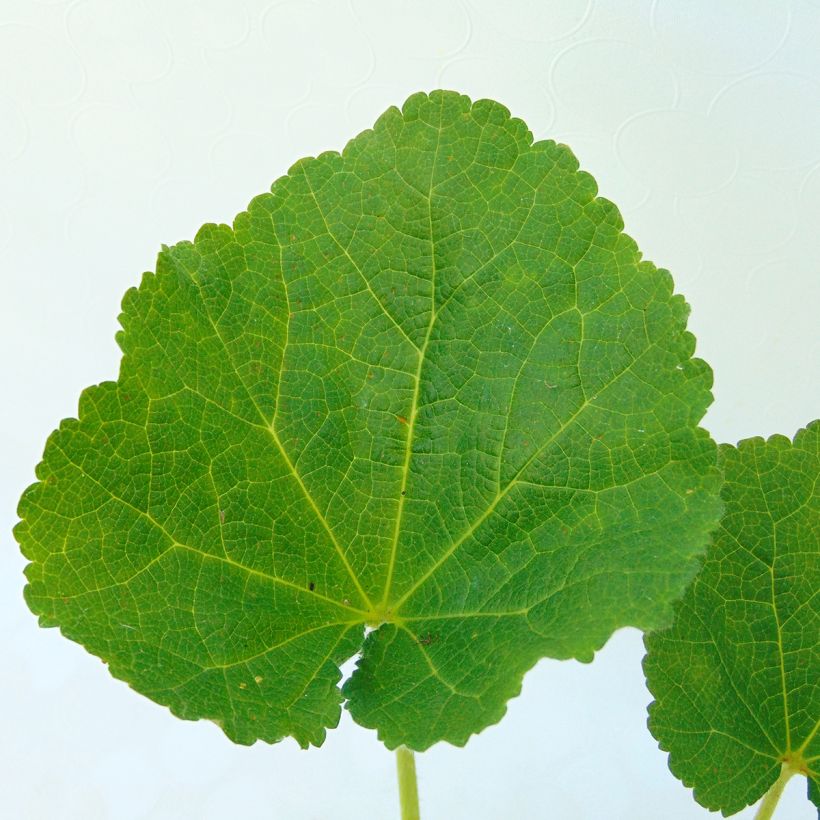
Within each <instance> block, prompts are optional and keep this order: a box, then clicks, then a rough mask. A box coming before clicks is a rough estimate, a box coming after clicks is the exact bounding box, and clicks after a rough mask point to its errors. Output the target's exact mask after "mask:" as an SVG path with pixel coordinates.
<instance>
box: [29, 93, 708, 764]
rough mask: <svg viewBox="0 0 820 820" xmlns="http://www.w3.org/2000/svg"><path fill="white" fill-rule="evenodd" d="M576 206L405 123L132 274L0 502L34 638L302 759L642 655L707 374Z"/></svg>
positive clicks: (435, 97) (416, 115)
mask: <svg viewBox="0 0 820 820" xmlns="http://www.w3.org/2000/svg"><path fill="white" fill-rule="evenodd" d="M595 193H596V188H595V183H594V181H593V180H592V178H591V177H590V176H589V175H588V174H585V173H583V172H580V171H578V165H577V162H576V160H575V158H574V157H573V155H572V154H571V153H570V151H569V150H568V149H567V148H566V147H564V146H560V145H556V144H555V143H553V142H536V143H533V141H532V136H531V134H530V133H529V132H528V130H527V128H526V126H525V125H524V123H523V122H521V121H520V120H517V119H511V118H510V116H509V113H508V112H507V110H506V109H504V108H503V107H502V106H500V105H498V104H497V103H494V102H490V101H488V100H483V101H480V102H477V103H474V104H473V103H471V102H470V101H469V100H468V99H467V98H465V97H463V96H459V95H457V94H454V93H449V92H447V93H445V92H436V93H433V94H431V95H430V96H429V97H428V96H427V95H425V94H417V95H415V96H413V97H411V98H410V99H409V100H408V101H407V102H406V103H405V105H404V107H403V109H402V110H401V111H399V110H398V109H396V108H391V109H390V110H388V111H387V112H386V113H385V114H384V115H383V116H382V117H381V118H380V119H379V121H378V122H377V123H376V125H375V127H374V129H373V130H372V131H367V132H365V133H363V134H361V135H359V136H358V137H356V138H355V139H354V140H352V141H351V142H350V143H349V144H348V146H347V147H346V148H345V151H344V153H343V154H342V155H341V156H340V155H339V154H336V153H326V154H322V155H321V156H320V157H318V158H316V159H307V160H303V161H301V162H298V163H296V165H294V166H293V168H291V170H290V172H289V174H288V176H286V177H284V178H282V179H280V180H278V181H277V182H276V183H275V184H274V185H273V187H272V189H271V192H270V193H267V194H264V195H262V196H259V197H257V198H256V199H255V200H254V201H253V202H252V203H251V204H250V206H249V208H248V210H247V211H246V212H244V213H241V214H240V215H239V216H238V217H237V218H236V220H235V222H234V225H233V227H232V228H231V227H227V226H224V225H221V226H216V225H207V226H205V227H204V228H202V230H201V231H200V232H199V234H198V236H197V238H196V241H195V242H194V243H193V244H191V243H187V242H186V243H181V244H179V245H176V246H175V247H173V248H166V249H164V250H163V251H162V253H161V254H160V256H159V260H158V265H157V272H156V274H153V273H149V274H146V275H145V277H144V278H143V281H142V284H141V285H140V287H139V289H134V290H131V291H129V292H128V294H127V295H126V297H125V300H124V304H123V313H122V316H121V323H122V327H123V331H122V332H121V334H120V336H119V342H120V345H121V347H122V349H123V351H124V357H123V360H122V367H121V371H120V376H119V379H118V380H117V382H116V383H106V384H102V385H100V386H98V387H92V388H90V389H88V390H86V391H85V392H84V393H83V395H82V398H81V400H80V411H79V420H68V421H65V422H64V423H63V424H62V426H61V427H60V429H59V430H58V431H57V432H55V433H54V434H53V435H52V437H51V438H50V439H49V442H48V444H47V447H46V453H45V457H44V461H43V463H42V464H41V465H40V467H39V469H38V472H37V475H38V478H39V479H40V483H39V484H35V485H34V486H33V487H31V488H30V489H29V490H27V492H26V493H25V495H24V497H23V500H22V502H21V505H20V515H21V518H22V519H23V521H22V523H21V524H20V525H19V527H18V529H17V536H18V538H19V540H20V543H21V545H22V548H23V550H24V552H25V554H26V555H27V556H28V557H29V558H30V559H31V561H32V564H31V565H30V566H29V568H28V571H27V574H28V578H29V582H30V583H29V586H28V587H27V600H28V602H29V604H30V606H31V607H32V609H33V610H34V611H35V612H36V613H38V614H39V615H40V617H41V621H42V623H43V624H44V625H47V626H52V625H59V626H60V627H61V629H62V630H63V632H64V633H65V634H66V635H67V636H68V637H70V638H71V639H73V640H76V641H79V642H80V643H82V644H83V645H84V646H86V647H87V648H88V650H89V651H91V652H93V653H94V654H96V655H99V656H100V657H102V658H103V659H104V660H105V661H106V662H107V663H108V664H109V667H110V669H111V672H112V673H113V674H114V675H115V676H117V677H119V678H122V679H123V680H126V681H128V682H129V683H130V684H131V685H132V686H133V687H134V688H135V689H137V690H139V691H140V692H142V693H144V694H146V695H148V696H149V697H151V698H153V699H154V700H156V701H158V702H159V703H163V704H166V705H168V706H169V707H170V708H171V709H172V711H173V712H174V713H175V714H177V715H179V716H181V717H185V718H201V717H205V718H210V719H212V720H214V721H216V722H218V723H219V724H220V725H221V726H222V727H223V728H224V730H225V731H226V732H227V734H228V735H229V736H230V737H231V738H232V739H233V740H235V741H237V742H240V743H250V742H253V741H254V740H255V739H257V738H262V739H264V740H268V741H275V740H278V739H279V738H281V737H283V736H284V735H292V736H293V737H295V738H296V739H297V740H298V741H299V742H300V743H301V744H308V743H315V744H318V743H321V742H322V740H323V737H324V732H325V728H326V727H329V726H333V725H335V724H336V722H337V721H338V718H339V711H340V704H341V702H342V700H343V697H346V698H347V699H348V707H349V709H350V710H351V712H352V714H353V716H354V718H355V719H356V720H357V721H359V722H360V723H362V724H364V725H365V726H371V727H377V728H378V729H379V733H380V736H381V738H382V739H383V740H384V741H385V743H387V745H388V746H390V747H393V746H396V745H397V744H399V743H406V744H407V745H409V746H411V747H412V748H415V749H422V748H425V747H427V746H429V745H430V744H431V743H434V742H436V741H437V740H440V739H445V740H448V741H450V742H453V743H459V744H461V743H464V742H465V741H466V739H467V738H468V736H469V735H470V734H471V733H473V732H476V731H478V730H480V729H481V728H482V727H484V726H486V725H488V724H489V723H492V722H494V721H497V720H498V719H499V718H500V717H501V716H502V714H503V713H504V710H505V703H506V701H507V700H508V699H509V698H510V697H511V696H513V695H515V694H516V693H517V692H518V691H519V688H520V685H521V678H522V675H523V673H524V672H525V671H526V670H527V669H528V668H529V667H531V666H532V665H533V664H534V663H535V662H536V661H537V660H538V659H539V658H541V657H543V656H545V655H549V656H552V657H557V658H568V657H577V658H581V659H584V660H589V659H591V658H592V654H593V651H594V650H595V649H596V648H598V647H600V646H601V645H602V644H603V643H604V642H605V641H606V639H607V638H608V636H609V635H610V634H611V633H612V631H613V630H614V629H616V628H617V627H619V626H621V625H624V624H635V625H637V626H640V627H652V626H658V625H659V624H662V623H663V622H664V620H665V619H666V618H667V616H668V611H667V610H668V605H669V602H670V600H671V599H673V598H675V597H676V596H678V595H679V594H680V592H681V591H682V589H683V588H684V587H685V585H686V583H687V582H688V581H689V579H690V578H691V576H692V575H693V574H694V572H695V569H696V564H697V556H698V554H699V552H701V551H702V549H703V548H704V546H705V544H706V542H707V539H708V533H709V532H710V530H712V529H713V527H714V526H715V524H716V521H717V519H718V517H719V511H720V501H719V498H718V492H719V476H718V472H717V468H716V466H715V464H716V448H715V445H714V444H713V442H712V441H711V440H710V438H709V436H708V435H707V434H706V433H705V432H704V431H702V430H700V429H698V428H697V424H698V422H699V420H700V419H701V417H702V415H703V413H704V411H705V408H706V406H707V405H708V403H709V401H710V392H709V388H710V385H711V373H710V371H709V368H708V367H707V366H706V365H705V364H704V363H703V362H701V361H699V360H697V359H693V358H691V357H692V353H693V349H694V339H693V337H692V336H691V335H690V334H689V333H687V332H686V330H685V322H686V315H687V306H686V304H685V302H684V300H683V299H682V298H681V297H680V296H673V295H672V281H671V278H670V276H669V274H668V273H667V272H666V271H661V270H658V269H656V268H655V267H654V266H653V265H652V264H650V263H649V262H644V261H641V260H640V254H639V253H638V251H637V248H636V247H635V243H634V242H633V241H632V240H631V239H630V238H629V237H627V236H626V235H625V234H623V233H622V232H621V228H622V222H621V219H620V216H619V214H618V211H617V210H616V208H615V207H614V206H613V205H612V204H611V203H610V202H607V201H606V200H603V199H598V198H596V197H595ZM366 625H369V626H371V627H374V629H373V631H372V632H370V634H369V635H368V636H367V638H366V639H364V640H363V635H364V631H365V626H366ZM359 651H361V653H362V655H361V658H360V660H359V664H358V668H357V670H356V672H355V673H354V675H353V676H352V678H351V679H350V680H349V681H347V683H346V684H345V687H344V696H343V695H342V693H341V692H340V690H339V689H338V688H337V683H338V682H339V679H340V672H339V668H338V667H339V664H341V663H342V662H344V661H345V660H346V659H348V658H350V657H352V656H353V655H355V654H356V653H357V652H359Z"/></svg>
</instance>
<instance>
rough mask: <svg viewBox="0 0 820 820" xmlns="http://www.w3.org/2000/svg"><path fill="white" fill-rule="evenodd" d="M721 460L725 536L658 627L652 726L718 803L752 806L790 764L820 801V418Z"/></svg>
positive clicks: (651, 639) (676, 768)
mask: <svg viewBox="0 0 820 820" xmlns="http://www.w3.org/2000/svg"><path fill="white" fill-rule="evenodd" d="M720 459H721V463H722V467H723V469H724V472H725V484H724V488H723V492H722V496H723V500H724V503H725V505H726V512H725V515H724V517H723V520H722V521H721V525H720V528H719V530H718V531H717V533H716V534H715V541H714V544H713V545H712V547H711V548H710V549H709V552H708V554H707V558H706V561H705V563H704V565H703V568H702V569H701V571H700V573H699V574H698V575H697V577H696V578H695V580H694V582H693V583H692V585H691V587H690V588H689V590H688V591H687V593H686V595H685V596H684V598H683V600H682V601H681V602H680V604H679V605H678V606H677V608H676V610H675V618H674V622H673V624H672V626H671V627H670V628H669V629H666V630H663V631H661V632H656V633H654V634H650V635H648V636H647V638H646V648H647V650H648V654H647V656H646V658H645V659H644V672H645V673H646V678H647V683H648V686H649V689H650V691H651V692H652V694H653V695H654V697H655V702H654V703H652V704H651V705H650V707H649V729H650V731H651V732H652V734H653V735H654V736H655V737H656V738H657V740H658V741H659V744H660V747H661V748H662V749H664V750H665V751H668V752H669V753H670V755H669V767H670V769H671V770H672V772H673V773H674V774H675V776H676V777H678V778H680V780H682V781H683V783H684V784H685V785H686V786H689V787H693V788H694V793H695V799H696V800H697V801H698V802H699V803H701V804H702V805H703V806H706V807H707V808H709V809H713V810H717V809H720V810H721V811H722V812H723V814H725V815H729V814H734V813H735V812H737V811H740V810H741V809H742V808H744V807H745V806H747V805H749V804H751V803H754V802H756V801H757V800H759V799H760V798H761V797H762V796H763V795H764V794H765V792H766V791H767V790H768V789H769V788H770V787H771V786H772V784H773V783H774V782H775V781H776V780H777V778H778V777H779V776H780V774H781V771H785V772H793V773H796V774H803V775H805V776H806V777H808V780H809V799H811V800H812V801H813V802H814V803H815V804H816V805H818V806H820V791H818V787H819V786H820V769H819V768H818V760H820V735H818V731H817V730H818V725H820V724H819V723H818V716H819V715H820V692H819V691H818V681H820V651H818V640H817V638H818V635H820V611H818V610H819V608H818V605H817V598H818V591H819V590H820V560H818V559H819V558H820V494H818V489H817V478H818V474H820V421H814V422H812V423H811V424H810V425H809V426H808V427H807V428H806V429H804V430H800V431H799V432H798V433H797V435H796V436H795V438H794V443H792V442H790V441H789V440H788V439H787V438H785V437H784V436H772V437H771V438H770V439H769V440H768V441H764V440H763V439H761V438H753V439H748V440H747V441H742V442H740V444H739V445H738V446H737V447H731V446H729V445H723V446H722V447H721V448H720Z"/></svg>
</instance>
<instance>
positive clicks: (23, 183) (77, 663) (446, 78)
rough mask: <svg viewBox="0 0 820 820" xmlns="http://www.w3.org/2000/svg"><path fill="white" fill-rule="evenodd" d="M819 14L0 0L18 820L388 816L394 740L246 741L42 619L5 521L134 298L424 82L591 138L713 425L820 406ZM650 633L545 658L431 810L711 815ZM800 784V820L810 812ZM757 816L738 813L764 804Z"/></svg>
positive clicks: (345, 730)
mask: <svg viewBox="0 0 820 820" xmlns="http://www.w3.org/2000/svg"><path fill="white" fill-rule="evenodd" d="M818 42H820V2H817V0H813V1H810V0H792V2H787V0H769V1H768V2H763V1H762V0H736V1H735V2H727V1H726V0H697V1H696V2H695V1H693V0H677V2H673V1H672V0H656V2H650V0H618V1H617V2H616V0H609V2H607V0H589V2H586V1H585V0H581V1H580V2H575V0H562V2H559V1H558V0H550V1H549V2H548V1H547V0H529V1H527V0H517V1H516V2H513V0H413V2H401V0H322V1H321V2H302V1H301V0H299V2H294V1H293V0H292V1H291V2H285V3H272V2H270V0H258V1H257V0H244V1H243V2H238V1H234V2H228V0H224V1H222V2H220V0H142V2H121V1H119V0H78V2H51V3H49V2H34V0H0V276H2V290H1V291H0V333H2V343H1V344H0V357H2V369H1V370H0V372H2V385H3V399H2V403H1V404H0V413H2V424H0V437H1V438H0V442H1V443H2V444H1V446H2V467H3V469H2V476H1V477H0V540H1V541H2V549H1V550H0V616H1V617H0V644H1V645H0V659H1V660H0V664H1V665H2V672H1V673H0V709H2V723H1V724H0V726H2V729H1V730H0V816H2V817H4V818H10V819H11V818H26V819H28V818H44V819H45V818H49V820H55V819H56V820H63V818H65V820H75V819H76V820H94V819H95V818H115V819H116V820H131V819H132V818H134V819H136V818H146V819H147V818H151V819H152V820H160V818H162V820H165V819H166V818H167V820H171V818H173V820H194V819H196V820H200V819H202V820H216V818H220V819H221V818H234V817H236V818H240V817H241V818H245V820H254V818H260V820H261V818H284V819H285V820H291V819H292V818H293V819H294V820H302V818H321V819H322V820H326V819H327V818H339V819H340V820H344V819H346V818H386V819H389V818H395V817H397V814H398V811H397V799H396V796H395V779H394V771H393V758H392V755H391V754H389V753H388V752H387V751H386V750H385V749H384V748H383V747H381V746H380V744H379V743H378V742H377V741H376V738H375V735H374V734H373V733H372V732H369V731H366V730H365V729H362V728H360V727H358V726H356V725H354V724H353V723H352V721H351V720H350V719H349V718H348V717H347V715H344V716H343V718H342V723H341V726H340V728H339V729H338V730H336V731H331V732H330V733H329V735H328V740H327V742H326V744H325V745H324V747H323V748H321V749H314V750H311V751H309V752H303V751H300V750H299V749H298V748H297V747H296V745H295V744H294V743H293V742H291V741H285V742H283V743H281V744H279V745H277V746H266V745H264V744H257V745H256V746H254V747H252V748H242V747H233V746H232V745H231V743H230V742H229V741H228V740H227V739H226V738H225V737H224V736H223V735H222V733H221V732H220V731H219V729H217V728H216V726H214V725H212V724H210V723H204V722H203V723H187V722H182V721H179V720H177V719H175V718H173V717H172V716H171V715H170V714H169V713H168V712H166V710H165V709H163V708H162V707H159V706H157V705H155V704H153V703H152V702H150V701H148V700H146V699H144V698H142V697H140V696H138V695H136V694H134V693H133V692H132V691H130V690H129V689H128V688H127V686H126V685H125V684H123V683H120V682H117V681H115V680H113V679H112V678H110V677H109V675H108V674H107V673H106V671H105V669H104V668H103V667H102V665H101V664H100V663H99V661H97V660H96V659H94V658H92V657H91V656H89V655H87V654H86V653H85V652H84V651H83V650H82V649H81V648H80V647H79V646H76V645H74V644H71V643H69V642H68V641H65V640H63V639H62V638H61V637H60V636H59V634H58V633H57V632H56V631H54V630H40V629H38V627H37V625H36V622H35V619H34V618H33V617H32V616H31V614H30V613H29V612H28V610H27V609H26V607H25V605H24V603H23V600H22V587H23V577H22V569H23V565H24V561H23V559H22V557H21V556H20V554H19V552H18V551H17V548H16V545H15V543H14V541H13V539H12V537H11V533H10V530H11V527H12V525H13V524H14V522H15V520H16V516H15V506H16V502H17V498H18V497H19V495H20V493H21V491H22V490H23V488H24V487H25V486H26V485H27V484H29V483H30V482H31V481H33V479H34V473H33V468H34V465H35V463H36V462H37V461H38V459H39V457H40V455H41V453H42V447H43V443H44V441H45V439H46V437H47V435H48V433H49V432H50V431H51V430H52V428H54V427H55V426H56V424H57V423H58V422H59V420H60V419H61V418H63V417H65V416H72V415H74V414H75V413H76V402H77V397H78V395H79V393H80V390H81V389H82V388H83V387H85V386H86V385H88V384H92V383H96V382H99V381H102V380H105V379H111V378H115V377H116V373H117V367H118V362H119V351H118V349H117V348H116V346H115V344H114V340H113V337H114V333H115V331H116V329H117V324H116V316H117V313H118V309H119V302H120V298H121V296H122V294H123V293H124V291H125V290H126V288H128V287H129V286H130V285H133V284H135V283H137V282H138V281H139V276H140V273H141V272H142V271H143V270H145V269H147V268H151V267H153V264H154V259H155V255H156V252H157V250H158V248H159V245H160V243H173V242H175V241H178V240H180V239H188V238H191V237H192V236H193V234H194V232H195V230H196V229H197V227H198V226H199V225H200V224H202V223H203V222H210V221H228V222H229V221H230V220H231V218H232V217H233V215H234V214H235V213H236V212H237V211H239V210H241V209H242V208H243V207H244V206H245V205H246V204H247V202H248V200H249V199H250V198H251V197H252V196H253V195H255V194H256V193H259V192H261V191H263V190H264V189H266V188H267V186H268V185H269V184H270V182H271V181H272V180H273V179H275V178H276V177H278V176H279V175H281V174H283V173H284V172H285V171H286V170H287V168H288V167H289V166H290V165H291V164H292V163H293V162H294V161H295V160H297V159H298V158H300V157H302V156H305V155H307V154H315V153H317V152H319V151H321V150H324V149H327V148H334V149H340V148H341V147H342V146H343V145H344V143H345V142H346V140H347V139H348V138H350V137H352V136H353V135H355V134H356V133H358V132H359V131H361V130H362V129H364V128H366V127H368V126H369V125H371V124H372V123H373V121H374V120H375V118H376V117H377V116H378V115H379V114H380V113H381V112H382V111H383V110H384V109H385V108H386V107H387V106H389V105H391V104H401V103H402V102H403V100H404V99H405V98H406V97H407V96H408V95H409V94H410V93H411V92H413V91H416V90H429V89H432V88H436V87H446V88H454V89H458V90H460V91H463V92H465V93H467V94H469V95H471V96H472V97H474V98H479V97H482V96H489V97H493V98H495V99H497V100H499V101H501V102H503V103H504V104H505V105H507V106H508V107H509V108H510V109H511V110H512V112H513V113H514V114H515V115H517V116H520V117H522V118H523V119H524V120H525V121H526V122H527V123H528V124H529V126H530V128H531V129H532V130H533V132H534V133H535V136H536V138H546V137H553V138H557V139H559V140H561V141H565V142H567V143H569V144H570V145H571V147H572V148H573V149H574V150H575V152H576V154H577V155H578V156H579V158H580V160H581V164H582V166H583V167H585V168H586V169H587V170H589V171H591V172H592V174H593V175H594V176H595V177H596V178H597V180H598V182H599V185H600V189H601V192H602V194H603V195H605V196H607V197H609V198H610V199H612V200H613V201H615V202H616V203H617V204H618V205H619V206H620V207H621V209H622V212H623V214H624V218H625V221H626V226H627V230H628V231H629V232H630V233H631V234H632V235H633V236H634V237H635V238H636V239H637V241H638V244H639V245H640V247H641V248H642V250H643V251H644V252H645V254H646V256H648V257H649V258H651V259H653V260H654V261H656V262H657V263H658V264H661V265H663V266H666V267H668V268H670V269H671V271H672V272H673V275H674V277H675V281H676V285H677V288H678V290H679V291H681V292H683V293H684V294H686V296H687V298H688V300H689V302H690V303H691V305H692V317H691V324H690V327H691V328H692V330H693V331H694V332H695V334H696V335H697V337H698V353H699V355H701V356H702V357H704V358H705V359H707V360H708V361H709V362H710V363H711V365H712V367H713V368H714V371H715V391H714V392H715V403H714V405H713V407H712V408H711V409H710V411H709V413H708V415H707V417H706V421H705V424H706V426H707V427H708V428H709V430H710V431H711V432H712V434H713V435H714V437H715V438H716V439H717V440H718V441H736V440H737V439H739V438H743V437H747V436H750V435H755V434H762V435H769V434H771V433H773V432H783V433H786V434H788V435H792V434H793V433H794V431H795V430H796V429H797V428H798V427H800V426H802V425H804V424H805V423H806V422H808V421H809V420H810V419H812V418H814V417H815V416H817V415H820V412H818V410H819V409H820V401H818V387H817V385H818V382H819V381H820V380H819V379H818V376H820V373H818V350H817V338H818V334H817V318H816V311H817V307H818V304H820V299H819V298H818V297H820V293H819V292H818V291H819V290H820V288H818V281H819V280H820V279H819V277H818V272H820V51H818ZM641 656H642V646H641V640H640V636H639V634H638V633H637V632H636V631H634V630H624V631H622V632H620V633H618V634H617V635H616V636H615V637H614V638H613V639H612V641H611V642H610V644H609V645H608V646H607V647H606V648H605V649H604V651H603V652H601V654H600V655H599V657H598V659H597V660H596V662H595V663H594V664H593V665H592V666H582V665H580V664H576V663H572V662H566V663H558V662H554V661H543V662H542V663H541V664H539V665H538V666H537V667H536V669H535V670H534V671H532V672H531V673H530V674H529V675H528V676H527V678H526V680H525V684H524V691H523V694H522V696H521V697H519V698H518V699H516V700H514V701H513V702H511V704H510V708H509V713H508V715H507V717H506V718H505V719H504V720H503V721H502V723H501V724H499V725H498V726H495V727H492V728H490V729H487V730H485V731H484V732H483V733H482V734H481V735H479V736H477V737H474V738H473V739H472V740H471V741H470V742H469V744H468V746H467V747H466V748H465V749H463V750H459V749H454V748H451V747H447V746H441V745H439V746H437V747H434V748H433V749H432V750H431V751H430V752H428V753H426V754H424V755H422V756H421V757H420V758H419V761H418V766H419V775H420V782H421V791H422V812H423V817H424V820H436V819H440V820H445V818H446V819H447V820H460V818H471V820H475V819H477V820H481V819H482V818H493V819H495V818H499V820H529V819H530V818H550V820H564V819H565V818H567V819H569V820H590V819H592V818H596V819H597V818H613V820H618V819H619V818H623V819H624V820H626V818H629V820H661V818H662V819H664V820H678V819H680V820H683V819H684V818H693V820H694V819H695V818H699V817H701V818H702V817H706V816H707V812H706V811H705V810H704V809H701V808H700V807H699V806H697V805H696V804H695V803H694V801H693V799H692V797H691V793H690V792H689V791H688V790H687V789H685V788H684V787H683V786H682V785H681V784H680V783H679V782H678V781H677V780H676V779H675V778H674V777H673V776H672V775H671V774H670V773H669V771H668V769H667V765H666V756H665V755H664V754H663V753H662V752H660V751H658V749H657V748H656V745H655V742H654V740H653V739H652V737H651V736H650V735H649V734H648V732H647V731H646V728H645V707H646V705H647V702H648V701H649V695H648V693H647V692H646V690H645V688H644V686H643V679H642V676H641V667H640V661H641ZM803 795H804V781H798V780H796V779H795V780H793V781H792V783H791V784H790V785H789V788H788V790H787V793H786V796H785V798H784V799H783V801H782V803H781V807H780V809H779V811H778V815H777V816H778V818H779V820H802V818H807V819H808V818H811V817H813V816H814V813H813V811H812V809H811V808H810V807H809V805H808V804H807V803H806V801H805V798H804V796H803ZM752 813H753V812H752V811H751V810H747V811H746V812H744V813H743V815H739V816H742V817H746V818H748V817H751V816H752Z"/></svg>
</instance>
